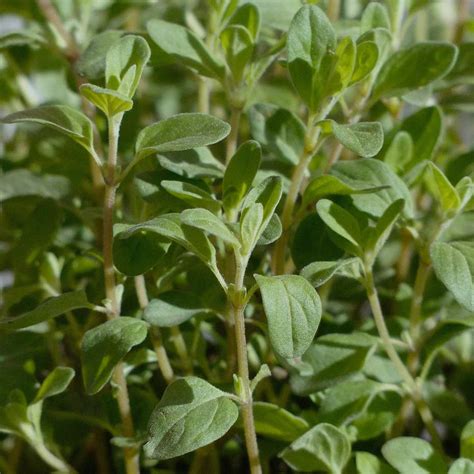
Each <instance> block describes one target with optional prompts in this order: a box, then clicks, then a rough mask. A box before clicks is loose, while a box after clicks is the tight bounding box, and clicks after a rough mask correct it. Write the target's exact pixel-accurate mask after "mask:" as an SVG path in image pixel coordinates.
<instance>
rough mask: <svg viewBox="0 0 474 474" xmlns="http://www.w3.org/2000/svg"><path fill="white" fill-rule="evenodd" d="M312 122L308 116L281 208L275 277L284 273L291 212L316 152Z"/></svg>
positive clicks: (315, 130) (275, 258)
mask: <svg viewBox="0 0 474 474" xmlns="http://www.w3.org/2000/svg"><path fill="white" fill-rule="evenodd" d="M313 122H314V116H310V117H309V119H308V128H307V131H306V135H305V145H304V149H303V153H302V154H301V157H300V160H299V162H298V164H297V165H296V167H295V169H294V171H293V175H292V177H291V183H290V188H289V190H288V194H287V196H286V200H285V204H284V206H283V212H282V216H281V222H282V227H283V233H282V235H281V237H280V238H279V239H278V241H277V242H276V244H275V247H274V250H273V256H272V267H273V272H274V273H275V274H277V275H281V274H282V273H284V272H285V263H286V251H287V247H288V240H289V238H290V235H289V233H290V232H289V231H290V228H291V225H292V223H293V211H294V209H295V205H296V201H297V199H298V196H299V194H300V190H301V187H302V184H303V180H304V177H305V173H306V170H307V168H308V165H309V163H310V161H311V158H312V157H313V155H314V153H315V152H316V148H317V144H318V139H319V136H320V133H321V131H320V129H319V127H316V128H315V127H314V126H313Z"/></svg>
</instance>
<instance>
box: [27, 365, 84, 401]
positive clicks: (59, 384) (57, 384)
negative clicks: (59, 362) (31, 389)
mask: <svg viewBox="0 0 474 474" xmlns="http://www.w3.org/2000/svg"><path fill="white" fill-rule="evenodd" d="M74 375H75V371H74V369H71V367H55V368H54V369H53V371H52V372H50V373H49V374H48V376H47V377H46V378H45V379H44V381H43V383H42V384H41V386H40V388H39V389H38V392H37V393H36V397H35V399H34V400H33V403H38V402H40V401H42V400H44V399H45V398H48V397H54V396H55V395H59V394H60V393H63V392H64V391H65V390H66V389H67V388H68V386H69V384H70V383H71V380H72V379H73V378H74Z"/></svg>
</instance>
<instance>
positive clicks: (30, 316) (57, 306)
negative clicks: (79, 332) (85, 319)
mask: <svg viewBox="0 0 474 474" xmlns="http://www.w3.org/2000/svg"><path fill="white" fill-rule="evenodd" d="M90 307H91V304H90V303H89V302H88V301H87V296H86V293H85V291H84V290H77V291H71V292H69V293H64V294H63V295H60V296H55V297H53V298H49V299H47V300H45V301H43V302H42V303H41V304H40V305H39V306H38V307H36V308H35V309H33V310H31V311H28V312H27V313H23V314H21V315H20V316H16V317H12V318H3V319H0V329H3V330H7V331H14V330H16V329H23V328H27V327H29V326H34V325H35V324H39V323H42V322H43V321H48V320H49V319H52V318H57V317H58V316H61V315H62V314H64V313H67V312H68V311H72V310H74V309H79V308H90Z"/></svg>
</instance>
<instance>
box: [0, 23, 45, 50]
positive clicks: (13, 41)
mask: <svg viewBox="0 0 474 474" xmlns="http://www.w3.org/2000/svg"><path fill="white" fill-rule="evenodd" d="M43 44H47V40H46V38H45V37H43V36H42V35H40V34H39V33H38V32H36V31H34V30H33V28H32V29H31V30H21V31H12V32H11V33H7V34H3V35H2V36H0V51H1V50H5V49H8V48H11V47H15V46H29V47H31V48H37V47H38V46H41V45H43Z"/></svg>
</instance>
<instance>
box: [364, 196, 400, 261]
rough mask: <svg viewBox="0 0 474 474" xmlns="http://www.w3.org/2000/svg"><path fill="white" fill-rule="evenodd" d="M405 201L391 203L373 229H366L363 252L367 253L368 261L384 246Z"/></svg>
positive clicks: (373, 258)
mask: <svg viewBox="0 0 474 474" xmlns="http://www.w3.org/2000/svg"><path fill="white" fill-rule="evenodd" d="M404 206H405V201H404V200H403V199H399V200H398V201H395V202H393V203H392V204H390V206H388V207H387V209H386V211H385V212H384V213H383V215H382V216H381V217H380V219H379V220H378V221H377V224H376V225H375V227H372V228H369V229H367V230H368V232H367V234H364V237H365V238H366V242H365V245H364V247H365V251H366V253H369V255H370V259H371V260H372V261H373V260H375V258H376V257H377V255H378V254H379V252H380V250H382V247H383V246H384V245H385V242H386V241H387V239H388V237H389V236H390V233H391V232H392V229H393V226H394V225H395V223H396V221H397V220H398V218H399V217H400V213H401V212H402V211H403V208H404Z"/></svg>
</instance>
